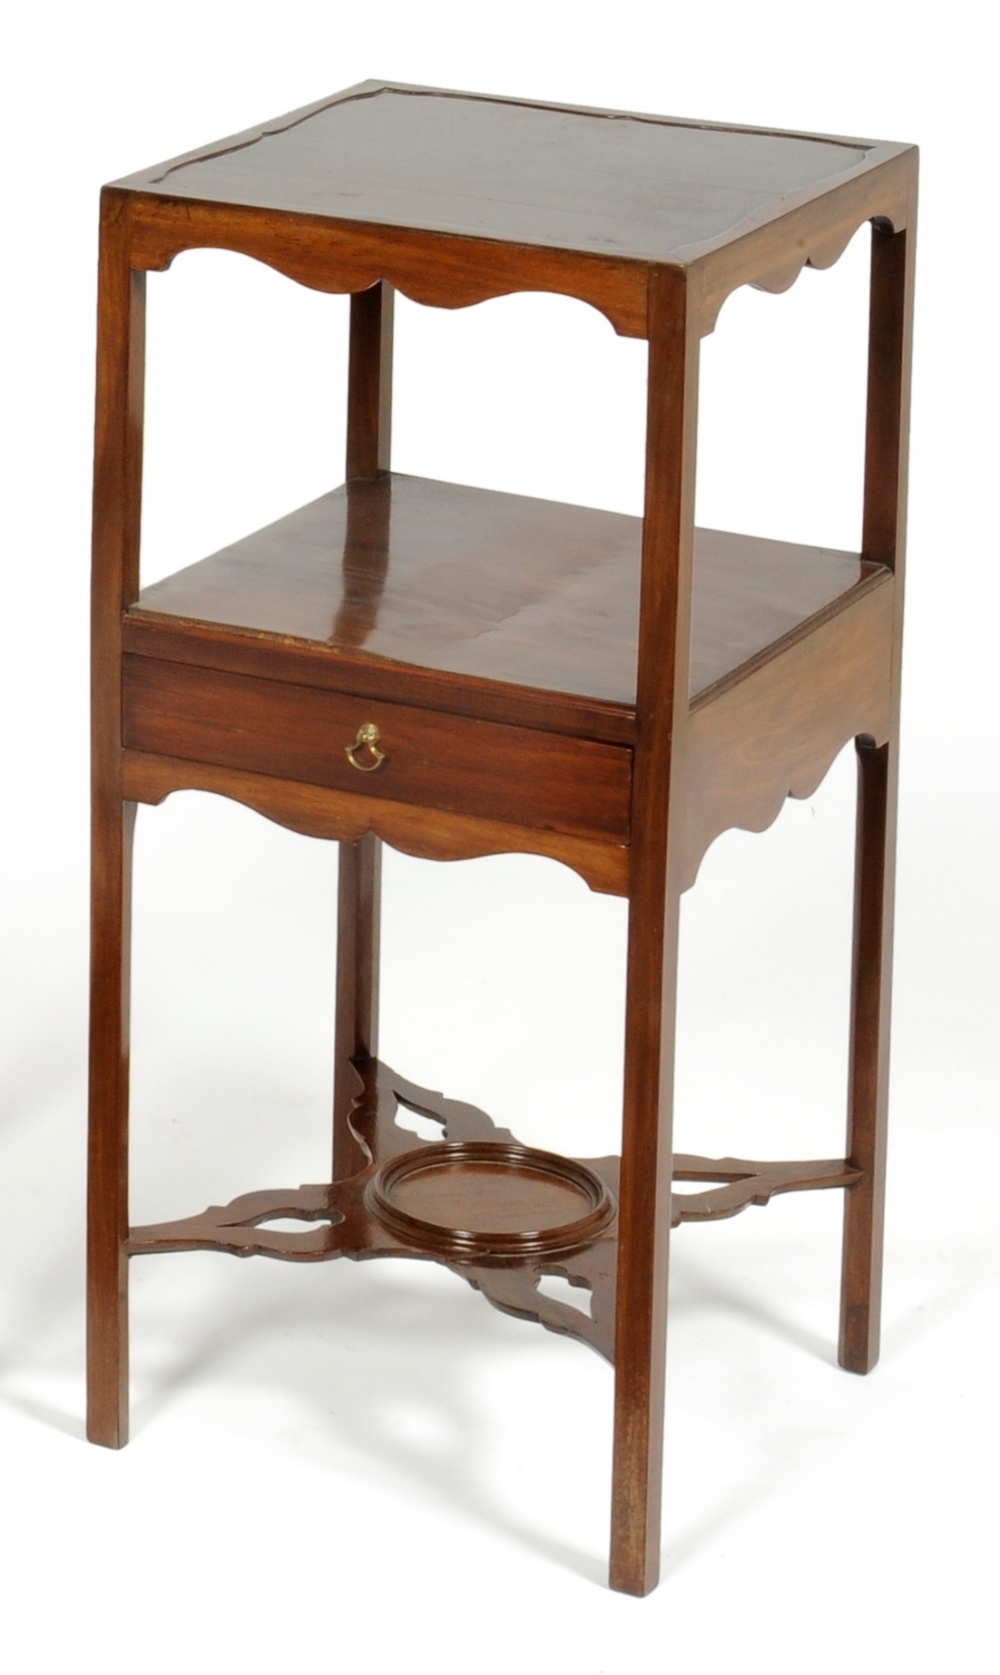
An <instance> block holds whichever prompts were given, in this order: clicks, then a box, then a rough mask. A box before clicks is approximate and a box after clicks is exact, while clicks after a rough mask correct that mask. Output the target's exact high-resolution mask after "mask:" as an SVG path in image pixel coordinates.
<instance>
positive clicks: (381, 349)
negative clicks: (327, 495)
mask: <svg viewBox="0 0 1000 1675" xmlns="http://www.w3.org/2000/svg"><path fill="white" fill-rule="evenodd" d="M393 296H394V293H393V290H392V287H391V286H390V285H387V284H386V283H385V281H384V280H381V281H380V282H379V283H378V284H377V285H373V286H372V287H371V289H370V290H367V291H359V292H357V293H356V294H355V295H354V296H352V297H351V328H350V330H351V335H350V365H349V370H348V388H347V480H348V483H350V482H351V481H353V480H356V479H358V478H372V477H378V476H381V475H382V473H383V472H386V471H388V469H389V451H390V438H391V428H392V323H393ZM381 887H382V845H381V842H380V840H379V839H378V838H377V837H375V836H374V835H373V834H372V833H368V835H367V836H366V837H363V838H359V839H358V840H357V842H355V843H342V844H341V845H340V870H339V877H338V884H337V1021H336V1036H335V1047H334V1089H333V1179H334V1180H335V1181H336V1180H342V1179H344V1178H345V1177H346V1176H348V1175H352V1174H355V1173H356V1172H357V1171H358V1170H359V1169H360V1168H362V1167H363V1165H364V1162H365V1158H364V1155H363V1154H362V1153H361V1150H360V1148H359V1146H358V1143H357V1141H356V1140H355V1139H354V1136H353V1134H352V1133H351V1130H350V1125H349V1122H348V1117H349V1114H350V1109H351V1102H352V1100H353V1098H354V1094H355V1090H356V1084H357V1078H356V1076H355V1073H354V1068H353V1067H354V1064H355V1063H356V1062H358V1061H359V1060H360V1061H362V1062H363V1061H364V1060H366V1059H369V1058H374V1056H375V1054H376V1052H377V1051H378V985H379V920H380V912H381Z"/></svg>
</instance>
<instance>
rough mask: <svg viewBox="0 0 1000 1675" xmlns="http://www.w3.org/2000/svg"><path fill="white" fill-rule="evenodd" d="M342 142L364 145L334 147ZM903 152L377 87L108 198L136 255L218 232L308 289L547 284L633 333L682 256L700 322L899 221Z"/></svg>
mask: <svg viewBox="0 0 1000 1675" xmlns="http://www.w3.org/2000/svg"><path fill="white" fill-rule="evenodd" d="M338 133H339V134H341V135H343V136H344V141H343V142H341V143H342V144H344V145H345V146H346V145H349V143H350V142H349V139H348V136H349V135H355V136H356V137H357V139H358V142H359V145H360V146H363V147H364V149H363V150H359V149H357V148H356V147H351V148H350V150H349V151H347V150H342V151H340V152H339V154H338V151H337V150H334V151H332V152H331V150H330V149H329V146H330V141H331V140H332V142H333V145H334V146H335V147H336V146H337V144H338V142H337V140H336V139H335V138H334V136H336V135H337V134H338ZM362 134H363V135H364V138H363V139H362V137H361V136H362ZM459 135H460V136H461V138H460V139H459V138H458V136H459ZM324 141H325V142H326V143H324ZM453 145H454V149H452V146H453ZM369 146H371V147H372V149H371V150H369V149H368V148H369ZM912 163H913V151H912V148H911V147H907V146H900V145H888V144H885V143H883V142H879V141H873V140H841V139H836V138H835V139H827V138H825V137H822V136H819V137H818V136H816V135H812V134H782V133H776V132H773V131H769V130H766V129H754V128H746V127H725V126H724V125H722V124H717V123H704V122H687V121H680V120H678V119H676V118H669V117H658V116H653V117H649V116H643V115H640V114H637V113H635V112H631V111H594V110H578V109H572V108H570V107H567V106H560V105H551V104H542V103H540V102H531V101H528V100H509V99H498V98H496V97H494V96H492V95H490V96H486V95H476V94H467V93H453V92H450V91H442V90H441V89H438V88H421V87H411V86H407V85H404V84H400V83H389V82H377V81H369V82H363V83H360V84H359V85H358V86H357V87H353V88H348V89H347V90H346V91H345V92H344V93H339V94H336V95H335V96H334V97H333V98H332V99H326V100H321V101H319V102H318V103H317V104H314V105H310V106H306V107H304V108H303V109H301V110H298V111H291V112H289V113H288V115H287V116H283V117H278V118H276V119H275V120H274V121H273V122H270V123H267V124H266V125H265V126H264V127H262V128H257V129H252V130H249V131H247V132H246V133H243V134H236V135H232V136H231V137H230V138H229V139H227V140H222V141H219V142H217V143H216V144H214V145H212V146H208V147H204V148H202V150H200V151H196V152H189V153H188V154H187V155H186V156H185V157H182V158H174V159H173V160H172V161H170V162H169V163H160V164H157V165H156V167H154V168H152V169H145V170H143V171H141V172H140V173H138V174H134V175H131V176H129V177H128V178H127V179H126V180H123V181H120V182H118V183H117V186H116V187H115V188H112V189H111V190H118V191H123V192H127V194H128V200H129V208H130V213H131V215H132V218H133V226H134V239H133V249H134V259H135V262H136V266H137V267H147V268H163V267H166V266H167V265H168V264H169V263H170V262H171V261H172V260H173V258H174V257H175V256H176V255H178V254H179V253H180V252H181V251H182V250H190V249H196V248H198V247H199V246H205V245H211V246H214V247H216V248H220V249H230V250H239V251H242V252H244V253H245V254H248V255H253V256H255V257H256V258H257V259H258V260H260V261H265V262H268V263H269V264H270V265H271V266H273V267H277V268H279V269H280V270H281V271H282V272H284V273H287V274H288V276H289V277H290V278H293V279H296V280H298V281H299V282H300V283H301V284H306V285H312V286H314V287H316V288H317V289H320V290H329V291H351V292H356V291H362V290H366V289H367V288H368V287H369V286H370V285H372V284H374V283H375V282H376V281H377V280H382V279H385V280H388V281H390V283H391V284H392V285H394V286H395V287H397V288H398V289H399V290H402V291H404V292H405V293H406V295H407V296H409V297H410V298H412V300H413V301H415V302H423V303H430V304H434V305H436V306H438V307H444V308H449V307H450V308H457V307H463V306H466V305H468V304H469V303H474V302H482V301H484V300H485V299H486V298H487V297H494V296H502V295H504V294H506V293H508V292H511V291H531V290H539V291H557V292H562V293H564V294H565V295H568V296H573V297H578V298H580V299H581V300H582V301H584V302H589V303H591V304H592V305H593V306H594V307H595V308H599V309H601V310H602V312H603V313H605V314H607V316H608V318H609V319H610V320H611V321H612V323H613V325H614V326H615V328H616V330H617V331H619V332H622V333H625V334H627V335H631V336H635V337H645V336H646V335H647V327H648V309H647V293H648V283H649V281H650V279H651V277H652V276H653V274H654V273H655V270H656V269H657V268H658V267H662V266H663V265H669V266H671V267H675V268H678V267H683V268H686V269H687V271H688V272H689V274H690V277H691V281H692V284H691V290H690V302H691V307H692V314H693V318H694V323H695V325H696V327H697V329H698V330H699V331H700V332H701V333H704V332H706V331H711V329H712V326H713V324H714V322H715V318H716V315H717V314H718V311H719V308H720V307H721V305H722V303H723V301H724V300H725V298H726V296H728V295H729V293H730V292H731V291H733V290H735V289H736V288H737V286H739V285H746V284H757V285H761V286H763V287H765V288H767V289H773V290H784V289H785V288H786V286H788V285H789V284H791V282H792V280H793V279H794V278H795V277H796V275H797V274H798V273H799V272H800V271H801V269H802V267H803V265H804V263H806V262H807V261H808V262H810V263H811V264H812V265H813V266H816V267H825V266H828V265H829V263H830V262H832V261H835V260H836V258H837V257H838V256H839V255H840V254H841V253H842V251H843V250H844V248H845V247H846V245H847V244H848V242H849V241H850V238H851V236H852V235H853V233H854V232H856V231H857V229H858V227H859V226H861V225H863V223H864V222H865V221H868V220H872V219H873V218H875V217H876V216H879V217H882V218H885V219H886V220H888V221H889V222H892V223H893V224H894V225H902V223H903V221H904V220H905V215H906V210H907V208H908V204H909V197H910V178H911V174H912ZM623 169H624V171H625V172H624V173H623ZM554 205H555V206H556V208H555V209H554V208H553V206H554Z"/></svg>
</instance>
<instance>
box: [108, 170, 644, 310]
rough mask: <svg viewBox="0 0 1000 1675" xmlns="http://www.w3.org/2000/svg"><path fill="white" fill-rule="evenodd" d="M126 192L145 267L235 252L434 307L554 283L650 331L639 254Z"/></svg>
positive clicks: (319, 284)
mask: <svg viewBox="0 0 1000 1675" xmlns="http://www.w3.org/2000/svg"><path fill="white" fill-rule="evenodd" d="M124 195H125V194H124V193H123V196H124ZM128 196H129V197H130V198H131V199H132V201H133V205H134V209H133V214H134V219H135V229H136V261H137V262H138V263H139V264H140V265H141V266H142V267H144V268H166V267H169V265H170V263H171V262H172V261H173V259H174V257H175V256H178V255H179V254H180V253H181V251H183V250H197V249H204V248H208V249H213V250H233V251H235V252H236V253H237V254H238V255H242V256H252V257H254V259H255V260H256V261H259V262H266V263H267V264H268V266H269V267H273V268H277V270H278V272H279V273H284V274H286V275H287V276H288V278H289V279H295V280H297V281H298V283H299V284H300V285H309V286H311V287H312V288H313V289H314V290H317V291H332V292H344V291H351V292H356V291H364V290H367V289H368V287H369V286H371V285H374V284H375V282H376V281H377V280H380V279H384V280H386V281H387V282H388V283H389V284H390V285H391V286H392V287H393V289H394V290H397V291H402V292H403V295H404V296H407V297H409V298H410V299H411V300H412V301H413V302H420V303H425V304H428V305H430V306H431V307H434V308H467V307H468V306H469V305H470V304H471V303H477V302H485V301H486V300H487V298H488V297H502V296H507V295H509V294H510V293H511V292H513V291H554V292H556V293H558V294H560V295H563V296H569V297H575V298H578V299H579V300H580V301H581V302H587V303H590V304H591V306H592V307H593V308H596V309H599V310H600V312H601V313H602V314H605V315H607V318H608V319H609V320H610V321H611V324H612V325H613V326H614V328H615V331H617V332H619V333H620V334H621V335H622V336H623V337H645V335H646V291H647V284H648V279H647V272H648V270H647V268H646V266H645V264H643V263H640V262H634V261H615V260H614V259H612V258H609V257H606V256H598V255H593V256H592V255H589V254H583V253H580V252H577V251H572V250H546V249H540V248H531V247H530V246H527V245H519V244H501V243H498V242H496V241H493V240H489V239H476V238H465V237H462V238H458V237H452V236H450V235H449V234H447V233H432V232H415V231H411V230H410V229H409V228H408V227H379V226H370V225H365V224H364V223H362V222H352V221H341V222H336V221H327V220H324V219H323V218H322V217H320V216H313V215H300V214H296V215H288V214H285V213H283V212H282V211H280V210H269V209H257V208H254V207H251V206H249V205H241V204H210V203H200V202H198V201H197V200H194V201H192V200H189V201H187V202H174V201H173V200H171V199H170V198H166V197H154V196H152V195H149V196H147V195H144V194H142V193H138V192H136V193H129V194H128Z"/></svg>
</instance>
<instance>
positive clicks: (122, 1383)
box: [87, 188, 145, 1448]
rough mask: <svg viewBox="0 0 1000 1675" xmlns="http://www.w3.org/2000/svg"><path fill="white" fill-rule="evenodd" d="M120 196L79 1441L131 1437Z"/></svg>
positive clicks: (137, 375)
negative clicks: (83, 1421) (84, 1397)
mask: <svg viewBox="0 0 1000 1675" xmlns="http://www.w3.org/2000/svg"><path fill="white" fill-rule="evenodd" d="M130 237H131V231H130V225H129V213H128V208H127V203H126V201H125V200H124V198H123V196H122V194H120V193H117V192H115V190H114V189H113V188H105V191H104V193H103V194H102V199H101V248H100V265H99V271H98V333H97V402H96V426H95V445H94V544H93V617H92V620H93V664H92V678H91V691H92V724H91V737H92V746H91V748H92V757H93V804H92V806H93V850H92V897H91V914H92V917H91V990H90V993H91V1002H90V1142H89V1174H88V1232H87V1379H88V1407H87V1434H88V1436H89V1437H90V1439H91V1441H92V1442H99V1443H103V1444H104V1445H105V1446H106V1447H108V1448H120V1447H121V1446H122V1445H123V1443H125V1442H126V1440H127V1438H128V1286H127V1280H128V1256H127V1254H126V1241H127V1239H128V1080H129V956H130V924H129V919H130V902H131V882H132V835H133V830H134V826H135V804H134V803H130V802H123V799H122V736H121V714H122V697H121V655H122V616H123V612H124V611H125V610H126V609H127V608H128V606H129V605H130V604H131V603H132V602H133V601H134V599H135V598H136V595H137V594H138V590H139V523H140V499H141V488H142V408H143V381H144V371H143V369H144V344H145V274H143V273H140V272H136V271H133V269H132V266H131V253H130Z"/></svg>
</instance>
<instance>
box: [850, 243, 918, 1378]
mask: <svg viewBox="0 0 1000 1675" xmlns="http://www.w3.org/2000/svg"><path fill="white" fill-rule="evenodd" d="M914 239H915V226H914V224H913V222H912V219H911V224H910V226H909V228H908V229H907V231H905V232H901V233H896V234H893V235H890V234H887V233H885V232H882V231H880V230H878V229H876V230H875V232H874V234H873V237H872V282H871V310H870V318H869V345H868V422H867V432H866V449H865V511H864V542H865V548H866V550H867V551H869V552H871V554H872V556H873V557H875V558H877V559H878V560H879V562H881V563H883V564H886V565H888V566H889V567H890V568H891V569H892V570H893V572H894V578H893V591H894V604H895V616H894V623H893V651H892V664H891V681H890V691H889V725H888V736H887V738H886V740H885V743H884V744H883V745H882V748H881V749H878V750H873V749H869V748H867V744H866V743H865V742H861V743H860V746H859V750H858V832H857V858H856V885H855V906H854V953H853V979H852V997H851V1057H850V1070H849V1094H848V1123H847V1128H848V1132H847V1151H848V1155H849V1157H850V1159H851V1161H852V1163H853V1164H855V1165H856V1166H857V1167H858V1168H859V1169H861V1171H862V1178H861V1180H860V1181H859V1182H858V1184H857V1185H856V1186H855V1187H852V1189H851V1191H850V1192H849V1193H848V1195H847V1201H846V1203H845V1208H844V1246H843V1262H842V1280H841V1317H840V1360H841V1363H842V1365H843V1366H845V1367H847V1368H848V1370H849V1371H851V1372H857V1373H866V1372H868V1371H869V1370H870V1369H871V1368H872V1367H873V1366H874V1365H875V1362H876V1361H877V1360H878V1354H879V1330H880V1319H881V1294H882V1261H883V1255H882V1245H883V1227H884V1220H885V1169H886V1145H887V1123H888V1103H889V1026H890V1000H891V992H892V938H893V908H894V881H895V855H896V805H897V786H898V776H899V745H898V739H899V699H900V662H901V645H902V611H903V565H904V557H905V549H906V488H907V438H908V430H909V406H910V364H911V353H912V334H913V277H914V253H915V252H914ZM876 742H877V743H879V744H882V741H881V740H877V741H876Z"/></svg>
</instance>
